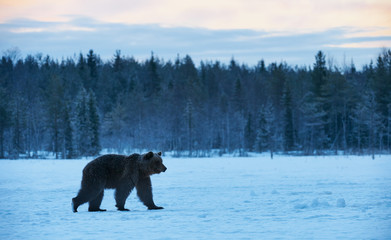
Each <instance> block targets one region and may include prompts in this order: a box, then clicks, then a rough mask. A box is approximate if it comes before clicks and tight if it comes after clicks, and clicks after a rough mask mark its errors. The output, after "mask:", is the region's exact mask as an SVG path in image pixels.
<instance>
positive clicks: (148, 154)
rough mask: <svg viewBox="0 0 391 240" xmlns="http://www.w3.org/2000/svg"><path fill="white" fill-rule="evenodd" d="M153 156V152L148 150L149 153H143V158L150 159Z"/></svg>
mask: <svg viewBox="0 0 391 240" xmlns="http://www.w3.org/2000/svg"><path fill="white" fill-rule="evenodd" d="M152 157H153V152H149V153H147V154H146V155H145V158H146V159H150V158H152Z"/></svg>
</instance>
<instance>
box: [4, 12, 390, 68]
mask: <svg viewBox="0 0 391 240" xmlns="http://www.w3.org/2000/svg"><path fill="white" fill-rule="evenodd" d="M375 31H378V29H377V30H375ZM368 32H373V31H370V29H369V28H368ZM0 34H1V36H2V38H1V39H0V50H2V51H4V50H6V49H8V48H11V47H15V46H17V47H19V48H20V49H21V50H22V53H24V54H36V53H43V54H49V55H50V56H52V57H54V58H57V59H61V58H63V57H65V58H66V57H71V56H73V55H74V54H78V53H79V52H83V53H87V52H88V50H89V49H94V51H95V52H97V53H98V54H100V56H101V57H102V58H103V59H112V57H113V55H114V53H115V50H117V49H120V50H122V53H124V54H125V55H132V56H134V57H136V58H138V59H141V60H144V59H146V58H148V57H149V56H150V53H151V51H154V52H155V54H157V55H158V56H159V57H161V58H164V59H165V60H169V59H171V60H174V59H175V58H176V56H177V54H179V55H180V56H184V55H186V54H189V55H190V56H191V57H192V58H193V60H194V61H195V62H200V61H201V60H220V61H223V62H228V61H229V60H230V59H231V58H232V57H234V58H235V59H236V60H238V61H240V62H243V63H247V64H250V65H255V64H256V63H257V62H258V61H259V60H261V59H264V60H265V61H266V62H267V63H268V62H269V63H270V62H274V61H278V62H279V61H282V60H284V61H286V62H287V63H288V64H290V65H296V64H297V65H312V63H313V62H314V55H315V54H316V52H317V51H318V50H323V51H325V53H326V55H328V56H329V57H333V58H336V59H345V58H348V59H351V58H353V59H354V61H355V63H356V64H357V65H358V66H361V65H363V64H367V63H369V61H370V59H371V58H373V59H374V58H376V55H377V54H378V53H379V52H380V48H381V47H391V46H390V41H391V36H390V35H382V36H369V37H367V36H365V34H363V32H359V30H354V29H351V28H333V29H329V30H324V31H318V32H307V33H291V32H283V31H265V30H264V31H261V30H248V29H247V30H246V29H236V30H212V29H206V28H190V27H162V26H160V25H157V24H123V23H107V22H101V21H96V20H94V19H90V18H78V17H74V16H73V18H72V19H71V20H70V21H66V22H64V21H53V22H42V21H33V20H27V19H19V20H13V21H9V22H7V23H3V24H0ZM384 43H385V44H386V45H384ZM342 61H343V60H342ZM340 62H341V61H340Z"/></svg>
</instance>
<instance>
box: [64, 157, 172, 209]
mask: <svg viewBox="0 0 391 240" xmlns="http://www.w3.org/2000/svg"><path fill="white" fill-rule="evenodd" d="M161 155H162V153H161V152H159V153H153V152H149V153H146V154H141V155H140V154H132V155H130V156H124V155H115V154H107V155H103V156H100V157H98V158H96V159H94V160H92V161H91V162H89V163H88V164H87V165H86V166H85V167H84V169H83V178H82V181H81V189H80V191H79V193H78V194H77V196H76V197H74V198H72V210H73V212H77V208H78V207H79V206H80V205H82V204H84V203H86V202H88V203H89V208H88V211H90V212H95V211H106V210H105V209H100V204H101V202H102V199H103V191H104V189H115V201H116V207H117V208H118V210H119V211H129V210H128V209H126V208H125V201H126V198H127V197H128V196H129V194H130V192H131V191H132V190H133V188H134V187H136V189H137V195H138V197H139V198H140V200H141V201H142V202H143V203H144V205H145V206H147V207H148V209H150V210H151V209H163V208H162V207H158V206H156V205H155V203H154V202H153V199H152V184H151V178H150V176H151V175H152V174H155V173H161V172H165V171H166V170H167V168H166V166H164V165H163V161H162V158H161Z"/></svg>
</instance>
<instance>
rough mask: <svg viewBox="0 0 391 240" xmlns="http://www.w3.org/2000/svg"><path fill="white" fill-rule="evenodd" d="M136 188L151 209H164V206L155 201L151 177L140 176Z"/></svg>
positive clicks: (141, 198) (139, 195)
mask: <svg viewBox="0 0 391 240" xmlns="http://www.w3.org/2000/svg"><path fill="white" fill-rule="evenodd" d="M136 189H137V195H138V197H139V198H140V200H141V201H142V202H143V203H144V205H145V206H147V207H148V209H149V210H157V209H163V207H158V206H156V205H155V203H154V202H153V197H152V183H151V178H150V177H143V178H140V179H139V180H138V182H137V185H136Z"/></svg>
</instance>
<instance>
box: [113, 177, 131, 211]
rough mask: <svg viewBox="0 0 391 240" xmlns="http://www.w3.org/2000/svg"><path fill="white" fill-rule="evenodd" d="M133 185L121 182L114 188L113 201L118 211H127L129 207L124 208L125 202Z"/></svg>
mask: <svg viewBox="0 0 391 240" xmlns="http://www.w3.org/2000/svg"><path fill="white" fill-rule="evenodd" d="M133 187H134V186H132V185H129V184H125V183H124V184H121V185H119V186H118V187H117V188H116V189H115V201H116V203H117V204H116V205H115V206H116V207H117V209H118V211H129V209H127V208H125V202H126V199H127V198H128V196H129V194H130V192H131V190H132V188H133Z"/></svg>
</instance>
